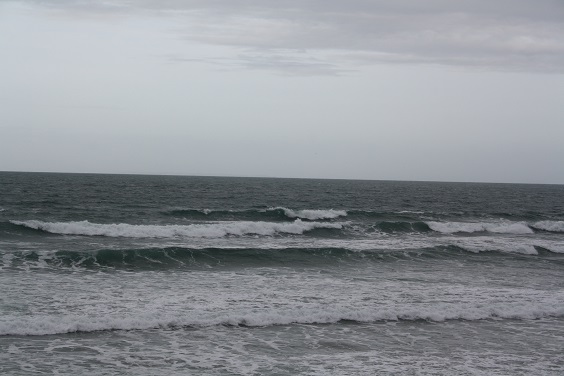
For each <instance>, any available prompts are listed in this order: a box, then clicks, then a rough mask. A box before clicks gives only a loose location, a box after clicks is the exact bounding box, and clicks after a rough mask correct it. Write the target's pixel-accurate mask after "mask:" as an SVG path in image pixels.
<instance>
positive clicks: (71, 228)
mask: <svg viewBox="0 0 564 376" xmlns="http://www.w3.org/2000/svg"><path fill="white" fill-rule="evenodd" d="M10 222H11V223H13V224H15V225H20V226H25V227H29V228H33V229H36V230H43V231H47V232H50V233H53V234H62V235H87V236H109V237H126V238H175V237H196V238H221V237H224V236H227V235H237V236H242V235H265V236H268V235H275V234H277V233H286V234H296V235H299V234H303V233H304V232H307V231H311V230H313V229H316V228H329V229H341V228H342V227H343V225H344V223H318V222H302V221H301V220H300V219H296V220H295V221H294V222H291V223H273V222H240V221H237V222H213V223H205V224H193V225H162V226H159V225H131V224H126V223H112V224H99V223H90V222H88V221H80V222H43V221H37V220H30V221H10Z"/></svg>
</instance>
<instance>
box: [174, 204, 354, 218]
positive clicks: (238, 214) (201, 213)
mask: <svg viewBox="0 0 564 376" xmlns="http://www.w3.org/2000/svg"><path fill="white" fill-rule="evenodd" d="M165 214H169V215H173V216H181V217H187V218H191V217H193V218H209V219H222V218H226V219H236V218H237V219H249V220H253V219H255V220H258V219H271V220H272V219H279V220H284V219H286V220H288V219H296V218H298V219H305V220H310V221H315V220H322V219H335V218H338V217H346V216H347V212H346V211H345V210H333V209H303V210H293V209H288V208H284V207H272V208H267V209H240V210H237V209H229V210H219V209H190V208H177V209H172V210H169V211H166V212H165Z"/></svg>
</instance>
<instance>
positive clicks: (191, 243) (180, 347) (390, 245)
mask: <svg viewBox="0 0 564 376" xmlns="http://www.w3.org/2000/svg"><path fill="white" fill-rule="evenodd" d="M563 348H564V186H561V185H514V184H470V183H430V182H429V183H422V182H389V181H347V180H302V179H261V178H215V177H180V176H133V175H94V174H92V175H90V174H43V173H8V172H4V173H0V374H6V375H35V374H42V373H46V374H57V375H116V374H134V375H188V374H198V375H200V374H201V375H297V374H303V375H380V374H381V375H387V374H398V375H453V374H456V375H562V374H564V351H563Z"/></svg>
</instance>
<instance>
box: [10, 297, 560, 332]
mask: <svg viewBox="0 0 564 376" xmlns="http://www.w3.org/2000/svg"><path fill="white" fill-rule="evenodd" d="M563 316H564V305H563V304H562V303H552V304H549V305H548V306H547V305H542V304H536V305H531V304H526V305H523V304H517V303H516V304H510V303H509V304H491V305H470V304H462V305H458V306H457V305H455V304H440V305H436V306H434V307H421V308H419V307H417V306H414V305H411V306H410V305H405V306H400V307H389V308H377V307H371V308H368V307H357V308H355V307H338V306H337V307H332V308H327V307H319V308H297V307H296V308H295V309H284V310H272V309H270V310H264V311H263V312H233V313H222V314H221V313H220V314H213V313H210V312H209V311H201V310H194V311H186V313H176V314H163V313H162V312H146V313H143V314H141V315H137V316H135V317H123V316H120V317H115V316H107V317H96V316H94V317H89V316H77V315H65V316H59V315H57V316H47V315H41V316H32V317H21V316H20V317H17V318H16V317H12V318H10V317H5V318H4V319H3V320H2V321H0V336H1V335H4V336H5V335H28V336H39V335H50V334H64V333H75V332H96V331H110V330H147V329H159V328H162V329H175V328H183V327H210V326H217V325H226V326H248V327H266V326H274V325H289V324H330V323H337V322H341V321H350V322H356V323H370V322H378V321H417V320H424V321H431V322H443V321H449V320H468V321H477V320H488V319H512V320H532V319H540V318H547V317H563ZM8 320H9V321H8Z"/></svg>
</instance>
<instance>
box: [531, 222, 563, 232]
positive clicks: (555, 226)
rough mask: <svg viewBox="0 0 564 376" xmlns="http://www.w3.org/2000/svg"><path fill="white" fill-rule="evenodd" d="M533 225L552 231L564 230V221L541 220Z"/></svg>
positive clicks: (539, 228)
mask: <svg viewBox="0 0 564 376" xmlns="http://www.w3.org/2000/svg"><path fill="white" fill-rule="evenodd" d="M531 227H533V228H535V229H538V230H543V231H550V232H564V221H540V222H536V223H534V224H533V225H531Z"/></svg>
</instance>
